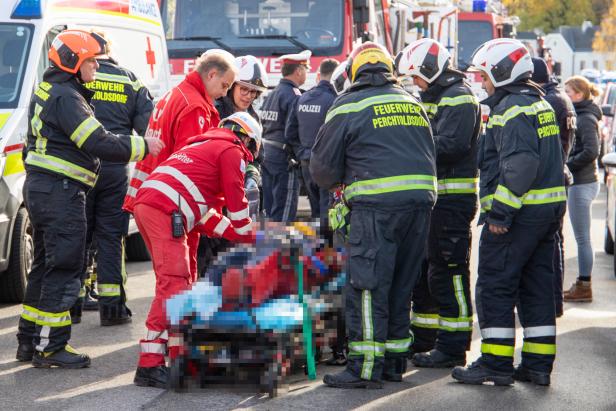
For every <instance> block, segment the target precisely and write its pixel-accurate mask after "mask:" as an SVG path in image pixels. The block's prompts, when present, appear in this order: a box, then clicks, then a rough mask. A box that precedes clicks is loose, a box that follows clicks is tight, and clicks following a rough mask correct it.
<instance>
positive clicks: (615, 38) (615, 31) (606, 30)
mask: <svg viewBox="0 0 616 411" xmlns="http://www.w3.org/2000/svg"><path fill="white" fill-rule="evenodd" d="M592 48H593V49H594V50H595V51H598V52H600V53H607V54H606V55H607V56H610V57H608V58H607V59H606V61H605V64H606V68H607V69H608V70H613V69H614V50H616V0H612V2H611V5H610V7H609V10H608V12H607V13H606V14H605V16H604V17H603V19H602V20H601V26H600V28H599V31H598V32H597V33H596V34H595V39H594V41H593V45H592Z"/></svg>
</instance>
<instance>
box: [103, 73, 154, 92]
mask: <svg viewBox="0 0 616 411" xmlns="http://www.w3.org/2000/svg"><path fill="white" fill-rule="evenodd" d="M96 79H97V80H105V81H112V82H116V83H124V84H128V85H130V86H131V87H132V88H133V90H135V91H138V90H139V89H140V88H141V87H143V84H142V83H141V81H139V80H135V81H133V80H131V79H130V77H127V76H122V75H118V74H110V73H101V72H100V71H99V72H98V73H96Z"/></svg>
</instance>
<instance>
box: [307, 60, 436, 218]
mask: <svg viewBox="0 0 616 411" xmlns="http://www.w3.org/2000/svg"><path fill="white" fill-rule="evenodd" d="M395 82H396V80H395V79H393V77H391V76H390V75H387V74H385V73H380V72H379V73H372V72H366V71H363V72H361V73H360V74H359V78H358V79H357V80H356V81H355V83H353V85H352V86H351V88H350V90H349V92H347V93H345V94H343V95H341V96H339V97H338V98H337V99H336V101H335V102H334V105H333V106H332V107H331V109H330V110H329V112H328V113H327V116H326V118H325V123H324V124H323V126H322V127H321V129H320V130H319V134H318V135H317V138H316V141H315V144H314V147H313V149H312V157H311V159H310V173H311V174H312V177H313V178H314V180H315V182H316V183H317V184H318V185H319V186H320V187H322V188H324V189H331V188H333V187H335V186H337V185H339V184H343V185H344V198H345V199H346V201H347V204H348V205H349V206H350V207H351V208H353V207H357V208H361V207H370V208H373V209H387V210H397V209H400V210H404V209H412V208H416V207H423V206H425V207H430V208H431V207H432V206H433V205H434V202H435V200H436V153H435V147H434V139H433V138H432V132H431V130H430V123H429V122H428V117H427V115H426V112H425V111H424V109H423V107H422V106H421V104H420V103H419V102H418V101H417V100H416V99H415V98H413V97H412V96H411V95H409V94H408V93H407V92H406V91H404V90H403V89H402V88H401V87H399V86H397V85H396V84H395Z"/></svg>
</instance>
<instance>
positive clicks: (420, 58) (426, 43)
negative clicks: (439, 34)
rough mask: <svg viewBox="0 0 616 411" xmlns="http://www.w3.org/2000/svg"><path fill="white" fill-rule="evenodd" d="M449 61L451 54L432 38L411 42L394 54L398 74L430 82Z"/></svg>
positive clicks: (441, 71)
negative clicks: (396, 54)
mask: <svg viewBox="0 0 616 411" xmlns="http://www.w3.org/2000/svg"><path fill="white" fill-rule="evenodd" d="M450 62H451V54H449V52H448V51H447V49H446V48H445V47H443V45H442V44H441V43H439V42H438V41H436V40H432V39H421V40H417V41H414V42H412V43H411V44H409V45H408V46H406V47H405V48H404V50H402V51H401V52H400V53H399V54H398V56H396V68H397V71H398V74H399V75H402V76H417V77H419V78H421V79H422V80H425V81H427V82H428V83H432V82H433V81H434V80H436V79H437V78H438V76H440V75H441V73H443V70H445V69H446V68H447V67H449V64H450Z"/></svg>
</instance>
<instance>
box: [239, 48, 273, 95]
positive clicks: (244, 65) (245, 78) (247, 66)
mask: <svg viewBox="0 0 616 411" xmlns="http://www.w3.org/2000/svg"><path fill="white" fill-rule="evenodd" d="M235 66H236V67H237V70H238V73H239V74H238V75H237V77H236V80H235V81H236V83H239V84H241V85H242V86H245V87H248V88H250V89H252V90H257V91H259V92H261V93H262V92H264V91H267V81H268V80H267V72H266V71H265V67H263V64H262V63H261V62H260V61H259V60H258V59H257V58H256V57H255V56H251V55H248V56H240V57H236V58H235Z"/></svg>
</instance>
